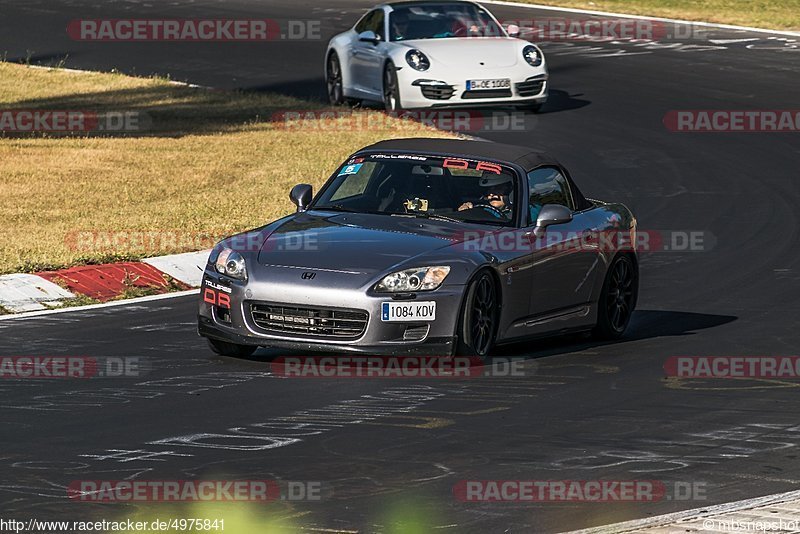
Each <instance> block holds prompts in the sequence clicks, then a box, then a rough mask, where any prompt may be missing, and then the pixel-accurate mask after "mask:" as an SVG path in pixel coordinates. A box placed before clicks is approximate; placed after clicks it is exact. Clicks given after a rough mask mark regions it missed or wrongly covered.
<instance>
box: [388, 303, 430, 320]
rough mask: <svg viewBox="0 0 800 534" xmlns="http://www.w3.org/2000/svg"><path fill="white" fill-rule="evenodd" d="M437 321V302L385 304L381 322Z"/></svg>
mask: <svg viewBox="0 0 800 534" xmlns="http://www.w3.org/2000/svg"><path fill="white" fill-rule="evenodd" d="M435 320H436V302H433V301H426V302H417V301H413V300H410V301H405V302H384V303H383V305H382V307H381V321H383V322H385V323H398V322H408V321H435Z"/></svg>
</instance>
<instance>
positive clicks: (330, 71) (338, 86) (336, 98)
mask: <svg viewBox="0 0 800 534" xmlns="http://www.w3.org/2000/svg"><path fill="white" fill-rule="evenodd" d="M325 84H326V85H327V87H328V100H329V101H330V103H331V105H332V106H342V105H344V104H345V103H346V102H347V100H346V99H345V96H344V84H343V82H342V64H341V63H340V62H339V56H338V55H337V54H336V52H331V54H330V56H328V62H327V64H326V67H325Z"/></svg>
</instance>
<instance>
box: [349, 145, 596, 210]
mask: <svg viewBox="0 0 800 534" xmlns="http://www.w3.org/2000/svg"><path fill="white" fill-rule="evenodd" d="M375 151H387V152H392V151H402V152H414V153H417V154H446V155H448V156H464V157H468V158H483V159H487V160H493V161H499V162H505V163H514V164H516V165H519V166H520V167H522V168H523V169H525V171H526V172H527V171H530V170H532V169H534V168H536V167H539V166H540V165H558V166H559V167H561V168H564V167H563V165H561V164H560V163H559V162H558V160H556V159H555V158H553V157H551V156H549V155H548V154H546V153H545V152H541V151H538V150H534V149H532V148H530V147H524V146H517V145H504V144H500V143H491V142H488V141H462V140H459V139H431V138H422V137H410V138H407V139H389V140H386V141H379V142H378V143H375V144H374V145H369V146H366V147H364V148H362V149H361V150H359V151H358V152H357V153H362V152H375ZM566 178H567V180H568V181H569V185H570V189H572V196H573V199H574V200H575V207H576V209H577V210H578V211H581V210H584V209H587V208H589V207H591V206H592V204H591V203H590V202H589V201H588V200H586V198H585V197H584V196H583V193H581V191H580V189H578V187H577V186H576V185H575V182H573V181H572V177H570V176H569V173H568V172H567V173H566Z"/></svg>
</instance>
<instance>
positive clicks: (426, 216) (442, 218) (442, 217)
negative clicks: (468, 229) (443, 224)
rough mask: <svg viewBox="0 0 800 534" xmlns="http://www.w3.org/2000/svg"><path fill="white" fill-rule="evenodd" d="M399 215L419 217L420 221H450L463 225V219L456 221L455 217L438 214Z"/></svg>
mask: <svg viewBox="0 0 800 534" xmlns="http://www.w3.org/2000/svg"><path fill="white" fill-rule="evenodd" d="M398 215H411V216H412V217H417V218H420V219H433V220H436V221H449V222H454V223H463V222H464V220H463V219H456V218H454V217H448V216H447V215H439V214H438V213H422V212H420V213H399V214H398Z"/></svg>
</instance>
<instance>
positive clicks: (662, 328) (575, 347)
mask: <svg viewBox="0 0 800 534" xmlns="http://www.w3.org/2000/svg"><path fill="white" fill-rule="evenodd" d="M737 319H738V317H736V316H733V315H715V314H708V313H694V312H681V311H668V310H637V311H635V312H634V313H633V317H631V322H630V325H629V326H628V331H627V333H626V335H625V336H624V337H623V338H622V339H619V340H616V341H597V340H594V339H592V338H591V336H590V335H589V334H587V333H580V334H566V335H561V336H554V337H550V338H543V339H540V340H536V341H533V342H531V341H526V342H524V343H510V344H508V345H503V346H501V347H498V349H497V350H496V351H495V353H494V354H493V357H503V358H508V357H525V358H526V359H527V358H531V359H534V358H542V357H545V356H554V355H558V354H565V353H570V352H577V351H581V350H586V349H590V348H593V347H601V346H606V345H618V344H622V343H627V342H631V341H639V340H643V339H652V338H658V337H672V336H691V335H695V333H696V332H697V331H699V330H706V329H708V328H716V327H718V326H722V325H725V324H728V323H731V322H733V321H736V320H737ZM532 345H533V347H534V348H533V350H531V347H532Z"/></svg>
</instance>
